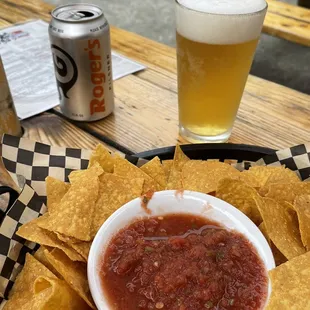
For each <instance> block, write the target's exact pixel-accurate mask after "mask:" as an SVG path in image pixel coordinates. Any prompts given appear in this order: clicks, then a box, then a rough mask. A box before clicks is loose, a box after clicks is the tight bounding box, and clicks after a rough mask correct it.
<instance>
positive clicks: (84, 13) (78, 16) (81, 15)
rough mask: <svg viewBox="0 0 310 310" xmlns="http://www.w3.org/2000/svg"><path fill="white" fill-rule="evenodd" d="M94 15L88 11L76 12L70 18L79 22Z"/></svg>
mask: <svg viewBox="0 0 310 310" xmlns="http://www.w3.org/2000/svg"><path fill="white" fill-rule="evenodd" d="M93 16H94V13H92V12H88V11H77V12H72V14H71V18H72V19H74V20H80V19H83V18H89V17H93Z"/></svg>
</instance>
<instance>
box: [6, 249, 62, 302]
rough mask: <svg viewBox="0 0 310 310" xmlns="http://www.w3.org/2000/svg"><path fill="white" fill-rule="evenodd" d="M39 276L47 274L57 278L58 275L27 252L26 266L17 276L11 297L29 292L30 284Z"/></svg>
mask: <svg viewBox="0 0 310 310" xmlns="http://www.w3.org/2000/svg"><path fill="white" fill-rule="evenodd" d="M39 276H47V277H50V278H55V279H56V276H55V275H54V274H53V273H52V272H51V271H50V270H48V269H47V268H46V267H45V266H44V265H43V264H41V263H40V262H39V261H37V260H36V259H35V258H34V257H33V256H32V255H30V254H29V253H27V254H26V259H25V264H24V267H23V269H22V271H21V272H20V273H19V275H18V276H17V278H16V280H15V284H14V285H13V287H12V289H11V291H10V296H9V297H10V298H11V297H13V296H14V295H15V294H19V295H21V294H24V293H27V292H29V291H30V287H29V286H31V285H32V284H33V283H34V281H35V279H36V278H37V277H39Z"/></svg>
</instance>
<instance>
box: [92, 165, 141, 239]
mask: <svg viewBox="0 0 310 310" xmlns="http://www.w3.org/2000/svg"><path fill="white" fill-rule="evenodd" d="M137 169H138V168H137ZM116 171H117V168H115V172H116ZM139 171H141V170H139ZM141 172H142V173H144V172H143V171H141ZM102 182H103V184H105V187H104V191H103V192H102V194H101V196H100V197H99V199H98V201H97V202H96V207H95V210H96V211H95V213H94V216H93V222H92V229H93V231H92V237H94V236H95V235H96V233H97V231H98V230H99V228H100V227H101V225H102V224H103V223H104V222H105V220H106V219H107V218H108V217H109V216H110V215H111V214H112V213H113V212H115V211H116V210H117V209H119V208H120V207H121V206H122V205H124V204H125V203H127V202H128V201H130V200H132V199H134V198H137V197H139V196H141V194H142V192H143V190H144V188H143V183H144V179H143V178H134V179H133V178H123V177H121V176H118V175H115V174H109V173H106V174H104V175H103V177H102Z"/></svg>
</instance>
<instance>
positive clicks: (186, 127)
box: [176, 0, 267, 142]
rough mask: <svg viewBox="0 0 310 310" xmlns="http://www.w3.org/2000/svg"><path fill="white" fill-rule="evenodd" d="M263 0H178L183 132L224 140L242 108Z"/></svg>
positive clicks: (263, 11)
mask: <svg viewBox="0 0 310 310" xmlns="http://www.w3.org/2000/svg"><path fill="white" fill-rule="evenodd" d="M266 11H267V4H266V2H265V0H222V1H218V0H176V36H177V65H178V101H179V126H180V134H181V135H182V136H183V137H184V138H185V139H187V140H188V141H190V142H225V141H227V139H228V138H229V136H230V134H231V131H232V127H233V124H234V121H235V118H236V115H237V112H238V108H239V105H240V101H241V97H242V94H243V91H244V87H245V83H246V80H247V77H248V74H249V71H250V67H251V64H252V60H253V56H254V52H255V49H256V46H257V43H258V40H259V36H260V33H261V29H262V25H263V22H264V18H265V14H266Z"/></svg>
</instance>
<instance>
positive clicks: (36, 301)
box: [31, 276, 89, 310]
mask: <svg viewBox="0 0 310 310" xmlns="http://www.w3.org/2000/svg"><path fill="white" fill-rule="evenodd" d="M33 291H34V296H33V298H32V306H33V307H32V308H31V309H33V310H35V309H38V310H39V309H40V310H53V309H66V310H75V309H79V310H84V309H85V310H86V309H89V307H88V306H87V304H86V303H85V302H84V300H83V299H81V298H80V297H79V295H77V294H76V292H75V291H74V290H72V289H71V288H70V287H69V286H68V284H67V283H66V282H65V281H63V280H59V279H55V278H50V277H45V276H41V277H39V278H37V279H36V280H35V282H34V285H33Z"/></svg>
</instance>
